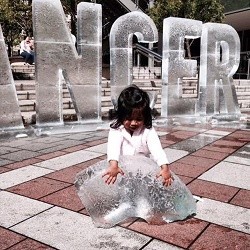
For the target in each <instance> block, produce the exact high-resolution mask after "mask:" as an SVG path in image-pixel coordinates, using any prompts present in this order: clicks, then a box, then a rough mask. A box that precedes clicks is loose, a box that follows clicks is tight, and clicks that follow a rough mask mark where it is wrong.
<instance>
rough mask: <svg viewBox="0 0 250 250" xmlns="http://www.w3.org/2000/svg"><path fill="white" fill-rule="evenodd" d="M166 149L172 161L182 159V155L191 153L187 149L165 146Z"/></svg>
mask: <svg viewBox="0 0 250 250" xmlns="http://www.w3.org/2000/svg"><path fill="white" fill-rule="evenodd" d="M164 151H165V153H166V155H167V158H168V160H169V162H170V163H172V162H174V161H177V160H179V159H181V158H182V157H184V156H186V155H188V154H189V152H187V151H184V150H178V149H173V148H165V149H164Z"/></svg>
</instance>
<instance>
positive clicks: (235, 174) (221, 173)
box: [199, 161, 250, 190]
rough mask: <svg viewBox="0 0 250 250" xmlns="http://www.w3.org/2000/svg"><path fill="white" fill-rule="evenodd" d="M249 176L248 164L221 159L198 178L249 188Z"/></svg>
mask: <svg viewBox="0 0 250 250" xmlns="http://www.w3.org/2000/svg"><path fill="white" fill-rule="evenodd" d="M249 176H250V168H249V166H246V165H240V164H236V163H231V162H226V161H222V162H220V163H218V164H217V165H216V166H214V167H213V168H212V169H210V170H208V171H207V172H206V173H204V174H202V175H201V176H200V177H199V179H202V180H207V181H212V182H217V183H220V184H225V185H228V186H234V187H238V188H243V189H248V190H250V182H249Z"/></svg>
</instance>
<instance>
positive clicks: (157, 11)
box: [148, 0, 224, 32]
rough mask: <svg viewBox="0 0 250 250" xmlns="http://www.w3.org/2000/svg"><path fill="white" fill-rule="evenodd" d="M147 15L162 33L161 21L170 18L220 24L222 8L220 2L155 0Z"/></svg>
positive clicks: (222, 13)
mask: <svg viewBox="0 0 250 250" xmlns="http://www.w3.org/2000/svg"><path fill="white" fill-rule="evenodd" d="M148 14H149V16H150V17H151V18H152V19H153V20H154V22H155V24H156V26H157V28H158V30H159V31H160V32H162V28H163V20H164V18H167V17H170V16H171V17H183V18H188V19H195V20H200V21H202V22H222V21H223V19H224V7H223V5H222V4H221V3H220V0H202V1H201V0H156V1H155V4H154V7H153V8H151V9H150V10H149V12H148Z"/></svg>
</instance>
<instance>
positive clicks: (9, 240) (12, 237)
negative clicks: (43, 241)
mask: <svg viewBox="0 0 250 250" xmlns="http://www.w3.org/2000/svg"><path fill="white" fill-rule="evenodd" d="M25 238H26V237H24V236H22V235H20V234H17V233H15V232H12V231H10V230H8V229H6V228H3V227H0V249H2V250H3V249H7V248H9V247H11V246H13V245H15V244H16V243H18V242H20V241H22V240H24V239H25Z"/></svg>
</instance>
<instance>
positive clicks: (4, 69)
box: [0, 25, 24, 129]
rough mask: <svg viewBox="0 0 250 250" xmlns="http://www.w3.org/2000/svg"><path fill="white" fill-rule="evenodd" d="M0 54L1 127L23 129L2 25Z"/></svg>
mask: <svg viewBox="0 0 250 250" xmlns="http://www.w3.org/2000/svg"><path fill="white" fill-rule="evenodd" d="M0 55H1V60H0V100H1V108H0V129H21V128H24V126H23V121H22V116H21V112H20V109H19V104H18V99H17V94H16V88H15V83H14V79H13V76H12V72H11V68H10V63H9V58H8V55H7V51H6V47H5V42H4V37H3V33H2V28H1V25H0Z"/></svg>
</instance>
